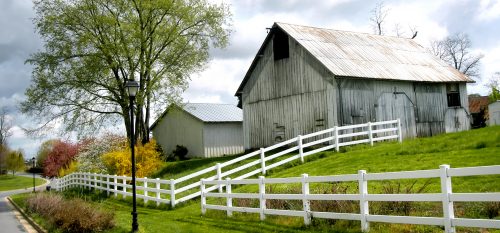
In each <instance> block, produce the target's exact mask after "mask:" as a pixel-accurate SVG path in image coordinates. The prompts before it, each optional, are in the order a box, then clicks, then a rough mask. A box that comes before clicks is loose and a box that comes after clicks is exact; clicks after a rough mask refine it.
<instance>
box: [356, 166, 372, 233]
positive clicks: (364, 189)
mask: <svg viewBox="0 0 500 233" xmlns="http://www.w3.org/2000/svg"><path fill="white" fill-rule="evenodd" d="M365 174H366V171H365V170H359V171H358V175H359V177H358V187H359V197H360V198H359V213H360V214H361V231H363V232H368V230H369V229H370V223H369V222H368V221H367V220H366V216H367V215H368V214H369V211H368V210H369V209H368V201H366V195H367V194H368V182H367V181H366V180H365Z"/></svg>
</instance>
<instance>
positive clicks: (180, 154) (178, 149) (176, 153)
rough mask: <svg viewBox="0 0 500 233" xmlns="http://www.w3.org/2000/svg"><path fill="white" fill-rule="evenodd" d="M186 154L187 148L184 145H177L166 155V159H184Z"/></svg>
mask: <svg viewBox="0 0 500 233" xmlns="http://www.w3.org/2000/svg"><path fill="white" fill-rule="evenodd" d="M187 154H188V149H187V148H186V147H185V146H183V145H177V146H175V149H174V150H173V151H172V153H171V154H170V155H169V156H168V157H167V161H178V160H186V159H187Z"/></svg>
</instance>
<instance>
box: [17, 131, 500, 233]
mask: <svg viewBox="0 0 500 233" xmlns="http://www.w3.org/2000/svg"><path fill="white" fill-rule="evenodd" d="M226 159H230V158H222V159H219V160H218V161H217V159H212V160H207V163H215V162H216V161H217V162H220V161H225V160H226ZM307 160H310V161H308V162H306V163H304V164H300V162H298V161H297V162H296V163H294V164H293V165H295V166H292V165H285V166H284V167H281V168H280V169H277V170H270V171H269V173H268V175H267V177H296V176H300V175H301V174H303V173H307V174H309V175H310V176H315V175H335V174H353V173H357V171H358V170H361V169H363V170H367V172H369V173H372V172H389V171H404V170H421V169H437V168H439V165H440V164H449V165H450V166H451V167H452V168H453V167H455V168H456V167H469V166H487V165H499V164H500V126H497V127H488V128H484V129H477V130H470V131H467V132H460V133H453V134H444V135H439V136H436V137H432V138H419V139H414V140H405V141H404V142H403V143H397V142H385V143H376V144H375V146H373V147H371V146H369V145H358V146H353V147H345V148H343V149H341V152H339V153H337V152H334V151H327V152H324V153H320V154H318V155H315V156H313V157H311V158H307ZM191 163H193V166H190V164H191ZM168 166H169V170H170V169H171V170H170V171H180V170H182V173H183V174H188V173H190V172H194V171H197V170H200V169H201V167H206V166H209V165H207V164H203V162H202V160H196V161H183V162H179V163H174V164H170V165H168ZM175 169H178V170H175ZM168 173H169V172H167V170H163V174H162V175H165V176H169V175H167V174H168ZM170 174H171V175H172V176H173V173H170ZM162 175H160V176H162ZM452 180H453V191H454V192H500V176H478V177H465V178H453V179H452ZM408 182H411V180H410V181H401V183H402V184H403V185H402V186H403V187H404V185H406V183H408ZM424 182H427V181H426V179H420V180H419V183H417V186H418V185H422V184H423V183H424ZM346 185H347V186H349V185H350V184H346ZM384 187H387V183H383V182H378V183H377V182H371V181H370V182H369V189H370V190H369V192H370V193H380V192H382V189H383V188H384ZM311 188H312V189H313V187H311ZM282 189H286V187H283V186H275V187H273V193H274V192H276V193H279V192H280V191H281V190H282ZM255 191H256V189H255V187H247V186H242V187H233V192H255ZM356 191H357V190H356V189H354V190H353V191H352V192H356ZM438 191H439V180H434V179H433V180H430V182H429V186H428V187H427V188H426V190H425V192H438ZM312 192H314V191H312ZM65 195H69V196H81V197H83V198H86V199H88V200H89V201H90V200H92V202H93V203H94V204H95V205H96V206H99V207H101V208H105V209H108V210H110V211H113V212H114V213H115V217H116V223H117V226H116V228H115V229H113V230H111V231H109V232H128V231H129V230H130V228H131V216H130V211H131V204H130V203H131V201H130V198H128V199H126V200H122V199H121V196H118V198H117V199H115V198H107V197H104V196H102V195H98V194H93V195H84V194H81V193H78V191H70V192H66V193H65ZM25 196H26V194H24V195H18V196H16V197H15V199H16V201H17V202H21V203H22V202H23V199H24V197H25ZM210 201H211V202H222V203H224V202H223V200H216V199H211V200H210ZM138 203H139V204H140V205H142V203H143V202H142V200H138ZM238 204H241V203H240V202H238V201H236V200H235V202H234V205H235V206H238ZM434 204H437V205H434ZM485 205H486V203H473V204H471V205H468V204H463V203H456V207H455V212H456V215H457V216H458V217H464V216H465V217H477V218H487V217H486V216H485V214H484V209H485ZM417 206H418V208H416V209H415V210H412V212H411V213H410V215H415V216H440V214H441V211H442V210H441V209H440V208H441V207H440V204H439V203H420V204H418V203H417ZM427 208H428V209H429V210H427ZM356 211H358V210H356ZM377 211H379V209H378V207H377V203H375V202H371V203H370V212H371V213H376V212H377ZM497 212H498V210H497ZM138 213H139V226H140V227H139V228H140V232H204V233H209V232H218V233H219V232H359V230H360V227H359V226H360V223H359V221H340V220H339V221H334V220H321V219H313V224H312V225H311V226H309V227H305V226H304V225H303V219H302V218H300V217H280V216H267V219H266V220H265V221H262V222H261V221H260V220H259V216H258V214H245V213H234V216H233V217H232V218H229V217H226V213H225V212H223V211H216V210H208V211H207V214H206V215H205V216H201V213H200V202H199V200H193V201H189V202H187V203H183V204H180V205H179V206H177V207H176V208H175V209H174V210H170V209H168V208H167V207H164V206H161V207H160V208H154V203H151V202H150V206H149V207H143V206H140V207H139V208H138ZM496 218H497V219H498V218H499V217H498V216H497V217H496ZM442 231H443V230H442V228H441V227H436V226H420V225H404V224H383V223H371V230H370V232H372V233H373V232H375V233H378V232H442ZM458 231H459V232H485V231H484V230H481V229H479V228H467V229H464V228H459V229H458ZM488 232H500V231H499V230H490V231H488Z"/></svg>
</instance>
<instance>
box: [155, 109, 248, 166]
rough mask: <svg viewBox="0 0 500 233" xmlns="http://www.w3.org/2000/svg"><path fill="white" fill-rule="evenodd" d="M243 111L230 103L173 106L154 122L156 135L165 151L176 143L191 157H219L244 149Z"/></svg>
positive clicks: (240, 151)
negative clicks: (186, 150) (184, 148)
mask: <svg viewBox="0 0 500 233" xmlns="http://www.w3.org/2000/svg"><path fill="white" fill-rule="evenodd" d="M242 121H243V112H242V110H241V109H239V108H238V107H236V106H234V105H231V104H210V103H187V104H184V105H182V106H177V105H170V106H169V107H168V108H167V110H165V112H163V114H162V115H161V116H160V117H159V118H158V119H157V120H156V121H155V122H154V123H153V125H152V126H151V131H152V132H153V136H154V138H155V139H156V141H157V142H158V144H159V145H160V146H161V147H162V149H163V151H164V152H165V153H171V152H172V151H173V150H174V149H175V147H176V146H177V145H182V146H185V147H186V148H187V149H188V157H202V158H209V157H219V156H223V155H229V154H238V153H242V152H244V149H243V125H242V124H243V123H242Z"/></svg>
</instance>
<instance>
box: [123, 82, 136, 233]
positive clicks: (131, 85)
mask: <svg viewBox="0 0 500 233" xmlns="http://www.w3.org/2000/svg"><path fill="white" fill-rule="evenodd" d="M125 88H126V90H127V93H128V97H129V104H130V150H131V154H132V232H137V230H138V229H139V224H138V223H137V203H136V188H135V150H134V146H135V136H134V99H135V96H136V94H137V91H138V90H139V83H137V82H136V81H134V80H128V81H127V82H126V83H125Z"/></svg>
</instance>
